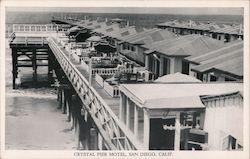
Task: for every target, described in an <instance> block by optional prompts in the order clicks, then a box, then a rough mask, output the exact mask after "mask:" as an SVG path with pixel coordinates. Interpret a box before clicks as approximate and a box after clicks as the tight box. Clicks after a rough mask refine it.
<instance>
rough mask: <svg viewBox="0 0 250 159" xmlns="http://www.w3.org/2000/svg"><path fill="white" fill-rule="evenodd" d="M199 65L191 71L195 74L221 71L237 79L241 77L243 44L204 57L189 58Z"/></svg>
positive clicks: (239, 43) (228, 46)
mask: <svg viewBox="0 0 250 159" xmlns="http://www.w3.org/2000/svg"><path fill="white" fill-rule="evenodd" d="M188 60H189V61H191V60H192V61H195V62H196V63H199V65H197V66H195V67H193V68H192V69H191V70H192V71H195V72H203V73H204V72H208V71H213V70H217V71H221V72H223V73H228V74H231V75H233V76H237V77H238V78H239V77H240V78H241V77H243V42H242V41H240V42H238V43H236V44H231V46H230V45H227V46H226V47H224V48H221V49H218V50H215V51H213V52H208V53H206V54H204V55H200V56H196V57H193V58H189V59H188Z"/></svg>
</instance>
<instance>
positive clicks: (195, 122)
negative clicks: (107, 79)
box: [120, 82, 243, 150]
mask: <svg viewBox="0 0 250 159" xmlns="http://www.w3.org/2000/svg"><path fill="white" fill-rule="evenodd" d="M242 90H243V84H242V83H219V84H218V83H200V82H197V83H171V84H170V83H169V84H167V83H156V84H123V85H120V120H121V121H122V122H124V124H125V125H126V127H127V128H129V130H130V132H131V133H132V134H134V136H135V137H136V138H138V141H139V142H141V143H143V145H144V149H145V150H154V149H157V150H232V149H240V148H242V141H243V127H242V126H243V118H242V116H243V104H242V100H243V97H242V94H241V92H242ZM225 112H226V113H225ZM232 116H234V117H233V118H232Z"/></svg>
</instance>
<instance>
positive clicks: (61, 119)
mask: <svg viewBox="0 0 250 159" xmlns="http://www.w3.org/2000/svg"><path fill="white" fill-rule="evenodd" d="M7 41H8V40H6V46H5V47H6V49H5V50H6V52H5V149H6V150H73V149H76V145H75V142H74V141H75V140H74V133H73V132H74V131H71V124H70V123H69V122H66V115H65V114H62V113H61V110H60V109H57V107H58V102H57V99H56V98H57V95H56V90H55V89H54V88H52V87H49V86H48V85H45V84H44V83H46V80H47V68H45V67H44V68H41V69H39V70H38V73H39V74H38V80H39V85H38V87H39V88H33V87H31V83H32V69H31V68H23V69H20V72H19V77H20V80H21V82H22V83H20V84H19V85H18V89H15V90H13V89H12V72H11V71H12V58H11V50H10V48H9V46H8V45H9V44H8V42H7Z"/></svg>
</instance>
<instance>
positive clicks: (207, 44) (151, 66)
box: [142, 34, 225, 77]
mask: <svg viewBox="0 0 250 159" xmlns="http://www.w3.org/2000/svg"><path fill="white" fill-rule="evenodd" d="M224 45H225V44H224V43H223V42H220V41H218V40H215V39H212V38H209V37H206V36H201V35H195V34H192V35H186V36H180V37H177V38H175V39H173V40H171V41H169V40H163V41H159V42H156V43H151V44H150V45H142V47H144V48H145V49H147V50H146V51H144V55H145V67H146V69H147V70H149V71H151V72H153V73H154V74H155V76H156V77H159V76H163V75H166V74H172V73H176V72H181V73H184V74H189V64H188V63H187V62H185V61H183V59H184V58H185V57H187V56H191V55H196V54H202V53H205V52H210V51H213V50H216V49H218V48H220V47H222V46H224Z"/></svg>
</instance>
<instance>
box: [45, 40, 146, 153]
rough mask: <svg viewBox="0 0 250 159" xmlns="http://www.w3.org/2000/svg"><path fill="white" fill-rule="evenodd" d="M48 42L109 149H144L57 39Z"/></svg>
mask: <svg viewBox="0 0 250 159" xmlns="http://www.w3.org/2000/svg"><path fill="white" fill-rule="evenodd" d="M48 42H49V46H50V48H51V50H52V51H53V53H54V54H55V57H56V58H57V60H58V62H59V63H60V65H61V67H62V69H63V70H64V72H65V74H66V75H67V77H68V79H69V80H70V82H71V83H72V85H73V87H74V89H75V90H76V92H77V93H78V95H79V97H80V98H81V100H82V102H83V105H84V107H85V109H86V110H87V111H88V112H89V114H90V115H91V117H92V119H93V121H94V122H95V124H96V126H97V128H98V130H99V132H100V134H101V135H102V137H103V140H104V143H105V145H106V147H107V149H110V150H137V149H139V150H140V149H143V146H142V144H141V143H140V142H139V141H138V139H137V138H135V136H134V135H133V134H132V132H130V131H129V130H128V129H127V128H126V127H125V125H124V124H123V123H122V122H121V121H120V120H119V119H118V117H117V116H116V115H115V114H114V113H113V111H112V110H111V108H110V107H109V106H108V105H107V104H106V102H105V101H104V100H103V99H102V97H101V96H100V95H99V94H98V93H97V92H96V90H95V89H94V88H93V87H91V86H90V85H89V83H88V81H87V80H86V78H85V77H84V76H83V75H82V74H81V73H80V72H79V70H78V69H77V68H76V67H75V66H74V65H73V64H72V63H71V62H70V60H69V59H68V57H67V56H66V55H65V54H64V53H63V51H62V50H61V49H60V47H59V46H58V44H57V43H56V42H55V40H54V39H52V38H49V39H48Z"/></svg>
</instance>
